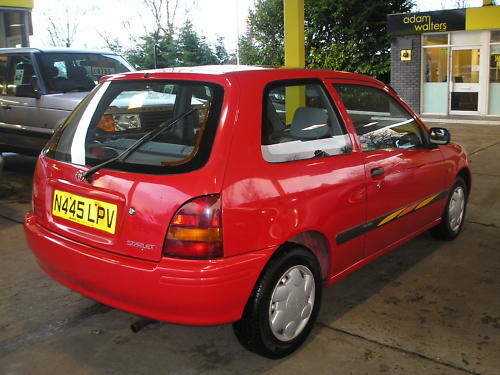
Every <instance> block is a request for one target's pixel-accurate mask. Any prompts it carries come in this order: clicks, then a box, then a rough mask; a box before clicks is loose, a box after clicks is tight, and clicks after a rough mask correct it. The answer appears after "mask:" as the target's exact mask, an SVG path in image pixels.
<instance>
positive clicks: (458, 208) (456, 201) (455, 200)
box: [448, 186, 465, 232]
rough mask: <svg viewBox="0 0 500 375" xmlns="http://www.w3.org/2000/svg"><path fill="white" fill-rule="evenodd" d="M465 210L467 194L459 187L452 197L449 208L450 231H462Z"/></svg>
mask: <svg viewBox="0 0 500 375" xmlns="http://www.w3.org/2000/svg"><path fill="white" fill-rule="evenodd" d="M464 208H465V193H464V189H462V188H461V187H460V186H458V187H457V188H456V189H455V190H454V191H453V194H452V195H451V198H450V204H449V206H448V220H449V222H450V229H451V230H452V231H453V232H456V231H457V230H459V229H460V225H461V224H462V220H463V217H464Z"/></svg>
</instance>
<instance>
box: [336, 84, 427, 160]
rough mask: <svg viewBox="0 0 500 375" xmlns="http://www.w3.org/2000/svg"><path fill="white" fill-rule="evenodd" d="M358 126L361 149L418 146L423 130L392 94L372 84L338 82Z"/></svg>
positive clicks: (421, 141) (422, 143) (421, 142)
mask: <svg viewBox="0 0 500 375" xmlns="http://www.w3.org/2000/svg"><path fill="white" fill-rule="evenodd" d="M334 87H335V90H336V91H337V93H338V94H339V96H340V98H341V99H342V102H343V103H344V106H345V108H346V110H347V113H348V114H349V116H350V117H351V120H352V123H353V124H354V127H355V128H356V133H357V134H358V137H359V142H360V144H361V149H362V150H363V151H374V150H380V149H416V148H421V147H423V146H424V141H423V139H424V138H423V135H422V129H421V127H420V125H419V124H418V123H417V122H416V121H415V120H414V119H413V117H412V116H411V115H410V114H409V113H408V112H407V111H406V110H405V109H404V108H403V107H402V106H401V104H399V103H398V102H397V101H396V100H395V99H394V98H393V97H392V96H390V95H389V94H388V93H386V92H385V91H383V90H380V89H377V88H375V87H371V86H364V85H356V84H334Z"/></svg>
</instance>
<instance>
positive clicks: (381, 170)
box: [371, 168, 385, 177]
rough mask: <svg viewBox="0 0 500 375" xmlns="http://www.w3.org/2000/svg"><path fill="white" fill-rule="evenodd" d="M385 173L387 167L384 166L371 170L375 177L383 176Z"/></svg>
mask: <svg viewBox="0 0 500 375" xmlns="http://www.w3.org/2000/svg"><path fill="white" fill-rule="evenodd" d="M384 173H385V169H384V168H373V169H372V170H371V174H372V176H373V177H376V176H381V175H383V174H384Z"/></svg>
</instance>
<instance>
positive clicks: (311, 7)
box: [240, 0, 413, 80]
mask: <svg viewBox="0 0 500 375" xmlns="http://www.w3.org/2000/svg"><path fill="white" fill-rule="evenodd" d="M412 6H413V3H412V1H411V0H395V1H390V2H388V1H385V0H373V1H364V0H305V14H304V18H305V47H306V66H307V67H310V68H322V69H335V70H348V71H352V72H357V73H364V74H369V75H372V76H376V77H378V78H379V79H383V80H384V79H385V80H387V79H388V78H389V69H390V52H389V47H390V39H389V36H388V35H387V30H386V16H387V15H388V14H391V13H402V12H408V11H409V10H411V8H412ZM283 22H284V21H283V0H256V3H255V9H254V10H253V11H251V12H250V15H249V17H248V31H247V33H246V34H245V36H244V37H243V38H241V39H240V58H241V60H242V62H243V63H250V64H263V65H283V62H284V44H283V40H284V36H283Z"/></svg>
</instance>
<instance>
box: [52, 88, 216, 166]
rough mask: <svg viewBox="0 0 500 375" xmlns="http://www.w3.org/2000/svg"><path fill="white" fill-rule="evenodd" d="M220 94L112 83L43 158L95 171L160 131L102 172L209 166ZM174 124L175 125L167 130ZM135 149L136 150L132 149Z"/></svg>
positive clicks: (83, 107)
mask: <svg viewBox="0 0 500 375" xmlns="http://www.w3.org/2000/svg"><path fill="white" fill-rule="evenodd" d="M223 93H224V91H223V88H222V87H220V86H218V85H216V84H212V83H203V82H193V81H114V82H106V83H104V84H102V85H100V86H98V87H97V88H96V89H95V90H94V91H92V92H91V93H90V94H89V96H88V97H87V98H86V99H85V100H84V101H83V102H82V103H81V104H80V105H79V106H78V107H77V108H76V109H75V111H74V112H73V113H72V115H71V116H70V117H69V118H68V120H67V121H66V122H65V124H64V125H63V126H62V127H61V128H60V129H59V130H58V131H57V132H56V134H55V135H54V137H53V138H52V141H51V142H49V145H48V146H47V149H46V151H45V154H46V156H48V157H51V158H53V159H56V160H60V161H65V162H69V163H73V164H78V165H88V166H95V165H97V164H100V163H102V162H104V161H106V160H108V159H112V158H115V157H116V156H118V155H120V154H121V153H122V152H124V151H125V150H126V149H127V148H129V147H131V146H133V145H134V144H137V142H138V140H139V139H141V138H143V137H146V138H147V137H149V135H150V134H151V132H154V131H158V130H160V129H159V127H161V131H160V132H159V133H158V134H156V135H155V136H154V137H153V138H151V139H149V140H147V141H144V142H143V144H142V145H141V146H140V147H138V148H137V149H136V150H135V151H133V152H132V153H129V155H128V156H127V157H126V158H125V159H123V160H121V161H115V162H113V163H111V164H109V165H107V166H106V168H107V169H115V170H123V171H133V172H141V173H152V174H157V173H179V172H187V171H190V170H194V169H197V168H200V167H201V166H202V165H204V164H205V163H206V161H207V160H208V157H209V154H210V150H211V147H212V143H213V139H214V137H215V131H216V128H217V123H218V121H219V114H220V109H221V104H222V99H223ZM173 120H177V121H176V122H175V123H173V124H170V123H171V122H172V121H173ZM134 147H135V146H134Z"/></svg>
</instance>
